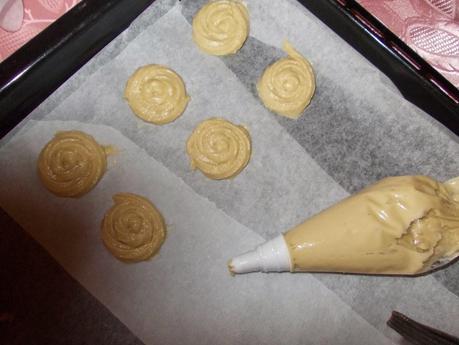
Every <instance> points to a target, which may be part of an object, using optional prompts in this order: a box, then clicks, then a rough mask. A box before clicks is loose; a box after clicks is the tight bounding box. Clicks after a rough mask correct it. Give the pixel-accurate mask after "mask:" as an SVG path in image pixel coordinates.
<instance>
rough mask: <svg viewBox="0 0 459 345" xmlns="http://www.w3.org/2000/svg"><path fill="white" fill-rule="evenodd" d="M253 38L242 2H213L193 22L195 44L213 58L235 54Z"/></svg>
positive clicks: (221, 0) (228, 0) (227, 0)
mask: <svg viewBox="0 0 459 345" xmlns="http://www.w3.org/2000/svg"><path fill="white" fill-rule="evenodd" d="M248 34H249V13H248V11H247V8H246V6H245V5H244V4H243V3H242V2H241V1H238V0H218V1H210V2H209V3H207V4H206V5H204V6H203V7H202V8H201V9H200V10H199V12H198V13H197V14H196V15H195V17H194V18H193V40H194V42H195V43H196V44H197V45H198V47H199V48H200V49H201V50H203V51H204V52H206V53H208V54H211V55H228V54H234V53H236V52H237V51H238V50H239V49H241V47H242V45H243V44H244V42H245V41H246V39H247V36H248Z"/></svg>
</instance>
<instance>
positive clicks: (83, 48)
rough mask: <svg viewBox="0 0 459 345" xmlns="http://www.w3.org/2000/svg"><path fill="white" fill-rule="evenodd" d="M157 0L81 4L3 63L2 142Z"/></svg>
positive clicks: (0, 99) (0, 90)
mask: <svg viewBox="0 0 459 345" xmlns="http://www.w3.org/2000/svg"><path fill="white" fill-rule="evenodd" d="M153 2H154V0H135V1H132V0H83V1H81V2H80V3H79V4H77V5H76V6H75V7H74V8H72V9H71V10H70V11H69V12H67V13H66V14H64V15H63V16H62V17H61V18H59V19H58V20H57V21H56V22H55V23H53V24H52V25H50V26H49V27H48V28H46V29H45V30H44V31H42V32H41V33H40V34H38V35H37V36H36V37H35V38H33V39H32V40H31V41H30V42H28V43H27V44H25V45H24V46H23V47H22V48H21V49H19V50H18V51H16V52H15V53H14V54H12V55H11V56H10V57H8V58H7V59H6V60H5V61H3V62H2V63H0V137H3V136H4V135H5V134H6V133H8V131H10V130H11V129H12V128H13V127H14V126H16V125H17V124H18V123H19V122H20V121H22V120H23V119H24V118H25V117H26V116H27V115H28V114H29V113H30V112H31V111H32V110H33V109H34V108H35V107H37V106H38V105H39V104H40V103H41V102H42V101H43V100H45V99H46V98H47V97H48V96H49V95H50V94H51V93H52V92H53V91H54V90H56V89H57V88H58V87H59V86H60V85H61V84H62V83H63V82H64V81H65V80H67V79H68V78H69V77H70V76H71V75H72V74H73V73H74V72H75V71H77V70H78V69H79V68H80V67H81V66H82V65H84V64H85V63H86V62H87V61H88V60H89V59H91V57H93V56H94V55H95V54H96V53H97V52H98V51H99V50H100V49H102V48H103V47H104V46H105V45H107V44H108V43H109V42H110V41H111V40H112V39H113V38H115V37H116V36H117V35H118V34H119V33H120V32H122V31H123V30H124V29H125V28H126V27H128V25H129V24H130V23H131V22H132V21H133V20H134V19H135V18H136V17H137V16H138V15H139V14H140V13H141V12H142V11H143V10H144V9H145V8H147V7H148V6H149V5H150V4H151V3H153Z"/></svg>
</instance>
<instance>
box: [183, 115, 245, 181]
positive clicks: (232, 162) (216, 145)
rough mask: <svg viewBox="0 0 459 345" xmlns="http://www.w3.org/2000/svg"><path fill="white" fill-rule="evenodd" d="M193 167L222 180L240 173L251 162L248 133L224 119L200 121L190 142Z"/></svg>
mask: <svg viewBox="0 0 459 345" xmlns="http://www.w3.org/2000/svg"><path fill="white" fill-rule="evenodd" d="M187 153H188V155H189V156H190V159H191V167H192V168H193V169H196V168H197V169H199V170H200V171H201V172H202V173H203V174H204V175H206V176H207V177H209V178H211V179H215V180H221V179H227V178H231V177H234V176H236V175H237V174H239V173H240V172H241V171H242V170H243V169H244V167H245V166H246V165H247V163H248V162H249V160H250V154H251V142H250V135H249V132H248V131H247V130H246V129H245V128H244V127H242V126H237V125H234V124H232V123H231V122H229V121H227V120H224V119H221V118H211V119H208V120H205V121H203V122H201V123H200V124H199V125H198V126H197V127H196V128H195V130H194V131H193V133H192V134H191V136H190V137H189V139H188V142H187Z"/></svg>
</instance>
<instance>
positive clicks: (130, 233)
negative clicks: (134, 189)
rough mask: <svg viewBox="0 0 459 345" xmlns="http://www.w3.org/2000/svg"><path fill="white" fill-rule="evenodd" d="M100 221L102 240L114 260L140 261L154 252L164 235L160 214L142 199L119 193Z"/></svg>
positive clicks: (133, 195)
mask: <svg viewBox="0 0 459 345" xmlns="http://www.w3.org/2000/svg"><path fill="white" fill-rule="evenodd" d="M113 201H114V203H115V204H114V205H113V206H112V207H111V208H110V209H109V210H108V211H107V213H106V214H105V217H104V219H103V221H102V240H103V242H104V244H105V246H106V247H107V249H108V250H109V251H110V252H111V253H112V254H113V255H114V256H115V257H117V258H118V259H120V260H124V261H133V262H137V261H142V260H146V259H148V258H150V257H151V256H152V255H154V254H155V253H156V252H157V251H158V250H159V248H160V247H161V245H162V244H163V243H164V240H165V238H166V224H165V222H164V218H163V216H162V215H161V213H160V212H159V211H158V210H157V209H156V207H155V206H154V205H153V204H152V203H151V202H150V201H149V200H148V199H146V198H144V197H142V196H140V195H136V194H132V193H120V194H115V195H114V196H113Z"/></svg>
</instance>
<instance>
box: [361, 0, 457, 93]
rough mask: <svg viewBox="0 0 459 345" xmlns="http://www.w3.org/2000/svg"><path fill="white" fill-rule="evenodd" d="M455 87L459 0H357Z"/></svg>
mask: <svg viewBox="0 0 459 345" xmlns="http://www.w3.org/2000/svg"><path fill="white" fill-rule="evenodd" d="M357 1H358V2H359V3H360V4H361V5H362V6H363V7H365V8H366V9H367V10H368V11H369V12H370V13H372V14H373V15H374V16H375V17H377V18H378V19H379V20H380V21H381V22H382V23H383V24H384V25H386V26H387V27H388V28H389V29H390V30H391V31H392V32H394V33H395V34H396V35H398V36H399V37H400V38H401V39H402V40H403V41H404V42H405V43H407V44H408V45H409V46H410V47H411V48H412V49H413V50H415V51H416V52H417V53H418V54H419V55H420V56H422V57H423V58H424V59H425V60H426V61H428V62H429V63H430V64H431V65H432V66H433V67H434V68H435V69H437V70H438V71H439V72H440V73H441V74H443V76H445V78H447V79H448V80H449V81H451V83H452V84H453V85H455V86H456V87H459V0H357Z"/></svg>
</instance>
